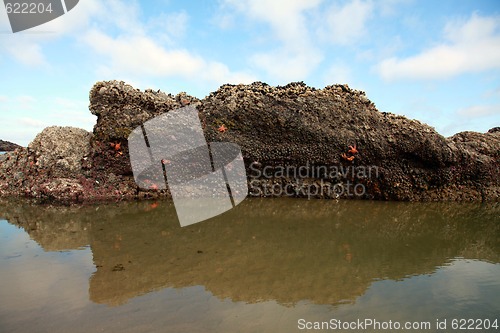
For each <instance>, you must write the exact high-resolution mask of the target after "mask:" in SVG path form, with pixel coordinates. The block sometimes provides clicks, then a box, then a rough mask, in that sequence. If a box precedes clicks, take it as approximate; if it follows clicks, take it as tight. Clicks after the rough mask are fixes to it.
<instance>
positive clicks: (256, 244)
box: [0, 199, 500, 305]
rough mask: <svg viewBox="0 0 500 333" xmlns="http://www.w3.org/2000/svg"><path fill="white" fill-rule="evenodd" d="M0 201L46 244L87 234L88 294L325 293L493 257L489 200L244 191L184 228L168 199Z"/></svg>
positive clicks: (290, 298)
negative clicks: (69, 204) (53, 203)
mask: <svg viewBox="0 0 500 333" xmlns="http://www.w3.org/2000/svg"><path fill="white" fill-rule="evenodd" d="M0 207H1V208H2V210H5V211H6V212H7V213H6V217H7V219H8V220H9V221H11V222H13V223H15V224H17V225H20V226H22V227H23V228H25V229H26V230H27V232H28V233H29V234H30V235H31V237H32V238H34V239H35V240H37V241H38V242H39V243H40V244H41V245H42V246H44V248H45V249H62V248H70V247H72V246H75V247H79V246H82V245H84V244H85V242H86V241H87V240H88V241H87V242H89V243H90V244H91V248H92V252H93V255H94V263H95V265H96V266H97V271H96V272H95V273H94V275H93V276H92V278H91V280H90V287H89V293H90V298H91V299H92V300H93V301H94V302H97V303H106V304H110V305H118V304H121V303H124V302H126V301H127V300H128V299H129V298H131V297H135V296H137V295H141V294H144V293H148V292H150V291H152V290H158V289H162V288H165V287H176V288H181V287H187V286H192V285H203V286H204V287H205V288H206V289H207V290H209V291H210V292H212V293H213V294H214V295H215V296H217V297H219V298H230V299H232V300H233V301H244V302H258V301H263V300H276V301H277V302H279V303H281V304H293V303H295V302H298V301H300V300H310V301H311V302H314V303H320V304H336V303H339V302H345V301H353V300H354V299H355V298H356V297H358V296H360V295H362V294H363V293H364V292H365V291H366V289H367V288H368V286H369V285H370V283H371V282H372V281H373V280H374V279H385V278H390V279H401V278H404V277H405V276H408V275H416V274H426V273H431V272H432V271H434V270H435V269H436V267H437V266H440V265H443V264H445V263H446V262H447V260H448V259H449V258H452V257H456V256H464V257H466V258H479V259H483V260H489V261H493V262H499V261H500V244H499V241H498V235H499V234H500V232H499V231H500V230H499V229H500V225H499V224H498V222H497V220H495V219H496V218H497V216H498V215H499V211H500V206H499V205H498V204H491V205H488V206H485V205H479V204H474V205H463V204H462V205H457V204H449V203H447V204H444V203H439V204H415V203H389V202H384V203H382V202H358V201H349V202H342V201H341V202H338V203H337V202H332V201H321V200H312V201H306V200H292V199H276V200H270V199H265V200H257V199H254V200H247V201H245V202H244V203H242V204H241V205H240V206H238V207H237V208H236V209H234V210H232V211H230V212H228V213H226V214H224V215H223V216H220V217H218V218H215V219H213V220H211V221H207V222H203V223H199V224H195V225H193V226H190V227H186V228H180V227H179V226H178V222H177V219H176V216H175V211H174V209H173V206H172V205H171V204H168V203H161V204H160V205H159V206H158V207H156V206H155V205H151V204H150V203H133V204H120V205H116V206H101V207H100V208H99V209H98V210H96V207H87V208H84V207H80V208H57V209H56V208H47V209H43V208H41V207H39V206H35V207H22V208H19V206H15V205H12V204H11V205H8V206H6V207H5V209H4V208H3V207H2V206H1V205H0ZM14 216H17V217H16V218H14ZM33 226H34V227H33ZM62 226H63V227H62ZM66 228H69V230H68V229H66ZM72 231H73V232H72ZM75 231H76V233H75ZM74 234H76V235H78V236H74ZM55 235H57V238H53V237H54V236H55ZM75 237H77V238H75ZM51 239H52V240H54V242H51ZM75 239H78V241H75ZM65 241H66V243H65Z"/></svg>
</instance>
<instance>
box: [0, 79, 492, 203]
mask: <svg viewBox="0 0 500 333" xmlns="http://www.w3.org/2000/svg"><path fill="white" fill-rule="evenodd" d="M188 104H193V105H196V106H197V108H198V110H199V116H200V120H201V123H202V126H203V129H204V132H205V136H206V138H207V140H208V141H209V142H210V141H228V142H235V143H237V144H238V145H239V146H240V147H241V149H242V153H243V157H244V162H245V165H246V167H247V174H248V175H249V184H250V189H251V190H252V186H254V187H255V188H253V189H254V190H255V191H253V192H252V191H251V192H252V194H253V195H259V196H270V195H275V194H276V193H273V191H271V190H272V189H273V188H274V189H276V188H281V189H284V188H288V189H293V191H291V192H293V193H290V192H289V193H286V195H294V196H300V197H310V196H312V197H321V198H336V197H345V198H366V199H382V200H461V201H463V200H491V201H498V200H499V197H500V167H499V158H500V156H499V154H500V153H499V152H500V131H498V128H493V129H491V130H490V131H489V132H488V133H475V132H462V133H458V134H456V135H454V136H452V137H450V138H445V137H443V136H441V135H440V134H439V133H437V132H436V131H435V130H434V129H433V128H432V127H430V126H428V125H425V124H422V123H421V122H419V121H417V120H411V119H407V118H405V117H402V116H397V115H394V114H390V113H385V112H379V111H378V110H377V109H376V107H375V105H374V104H373V103H372V102H371V101H370V100H369V99H368V98H367V97H366V96H365V93H364V92H361V91H358V90H353V89H351V88H349V87H348V86H347V85H332V86H328V87H325V88H324V89H314V88H311V87H308V86H306V85H305V84H304V83H302V82H300V83H290V84H288V85H286V86H284V87H272V86H269V85H267V84H265V83H261V82H255V83H253V84H250V85H223V86H222V87H220V88H219V89H218V90H217V91H216V92H213V93H211V94H210V95H209V96H207V97H206V98H204V99H203V100H201V101H200V100H198V99H196V98H194V97H191V96H189V95H186V94H185V93H180V94H178V95H175V96H174V95H171V94H165V93H163V92H160V91H153V90H149V89H148V90H146V91H145V92H141V91H139V90H137V89H134V88H133V87H132V86H130V85H127V84H125V83H123V82H117V81H109V82H98V83H96V84H95V85H94V87H93V88H92V90H91V91H90V110H91V112H92V113H93V114H94V115H96V116H97V123H96V125H95V127H94V131H93V135H91V134H90V133H87V132H81V131H80V132H79V131H78V130H76V129H60V128H59V129H54V128H52V129H50V128H49V129H46V130H44V132H42V134H43V135H42V134H40V135H39V137H37V139H35V140H34V141H33V143H31V144H30V147H29V148H28V149H18V150H17V151H16V152H14V153H9V154H6V155H7V156H5V161H3V162H0V196H10V195H23V196H28V197H35V198H40V199H42V200H57V201H63V202H73V201H92V200H107V199H115V200H121V199H130V198H156V197H159V196H169V195H170V194H169V192H168V190H162V191H157V190H141V189H138V188H137V186H136V185H135V183H134V180H133V177H132V170H131V166H130V162H129V156H128V145H127V138H128V135H129V134H130V132H131V131H132V130H133V129H134V128H135V127H137V126H139V125H141V124H143V123H144V122H145V121H147V120H148V119H151V118H153V117H155V116H157V115H160V114H162V113H165V112H168V111H169V110H172V109H176V108H179V107H182V106H185V105H188ZM221 127H223V128H224V129H227V130H224V131H220V130H218V129H219V128H221ZM280 167H282V168H283V167H287V168H289V169H288V170H295V171H297V170H298V169H301V168H302V169H304V170H305V171H306V172H305V175H300V176H299V177H297V175H296V174H295V175H290V174H289V173H288V174H283V173H281V174H276V173H273V174H272V175H271V176H272V177H271V176H269V177H268V175H263V174H262V172H263V171H264V170H275V171H276V170H279V168H280ZM317 170H320V171H321V172H316V171H317ZM325 170H326V171H325ZM332 170H335V172H332ZM346 171H348V172H346ZM363 171H364V172H363ZM368 171H369V172H370V174H367V172H368ZM336 186H340V187H336ZM349 186H350V187H351V190H353V189H355V188H356V187H355V186H358V187H357V189H358V192H357V193H354V195H353V194H352V193H351V194H349V193H347V192H346V191H344V190H346V189H347V187H349ZM332 187H333V188H336V189H337V190H338V189H339V188H340V189H342V192H341V193H339V192H338V191H337V192H335V191H333V192H332V191H331V189H332ZM313 188H314V189H320V191H316V192H317V193H316V192H315V193H311V191H310V190H311V189H313ZM360 189H361V190H362V191H359V190H360ZM278 195H283V193H278Z"/></svg>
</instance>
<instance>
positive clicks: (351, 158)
mask: <svg viewBox="0 0 500 333" xmlns="http://www.w3.org/2000/svg"><path fill="white" fill-rule="evenodd" d="M342 158H343V159H344V160H348V161H349V162H352V160H354V156H349V157H347V155H346V154H345V153H343V154H342Z"/></svg>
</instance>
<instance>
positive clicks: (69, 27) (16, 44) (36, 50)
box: [0, 0, 104, 67]
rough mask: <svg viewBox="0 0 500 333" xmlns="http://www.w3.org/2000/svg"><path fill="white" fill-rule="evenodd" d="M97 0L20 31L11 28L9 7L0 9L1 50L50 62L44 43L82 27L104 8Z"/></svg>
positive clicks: (25, 60)
mask: <svg viewBox="0 0 500 333" xmlns="http://www.w3.org/2000/svg"><path fill="white" fill-rule="evenodd" d="M103 11H104V8H103V7H102V6H101V5H100V4H99V1H97V0H86V1H80V2H79V3H78V5H77V7H75V9H73V10H71V11H69V12H68V13H67V14H65V15H62V16H60V17H58V18H56V19H54V20H52V21H50V22H47V23H45V24H43V25H40V26H37V27H34V28H31V29H28V30H26V31H22V32H18V33H15V34H14V33H10V31H11V28H10V24H9V22H8V17H7V14H6V12H5V11H3V10H0V30H1V31H6V32H7V33H3V34H0V53H1V52H2V51H3V52H5V53H7V54H9V55H10V56H11V57H12V58H14V59H15V60H16V61H18V62H20V63H21V64H24V65H27V66H31V67H39V66H46V65H48V64H49V62H48V61H47V59H46V58H45V55H44V54H43V50H42V45H43V44H44V43H45V42H47V41H51V40H53V39H56V38H60V37H61V36H63V35H67V34H71V33H74V32H79V31H82V30H83V29H84V28H85V27H86V26H87V25H88V23H89V20H90V18H91V17H92V16H95V15H96V14H97V13H100V12H103Z"/></svg>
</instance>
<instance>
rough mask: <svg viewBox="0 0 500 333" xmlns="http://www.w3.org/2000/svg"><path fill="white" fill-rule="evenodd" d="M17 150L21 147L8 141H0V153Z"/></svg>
mask: <svg viewBox="0 0 500 333" xmlns="http://www.w3.org/2000/svg"><path fill="white" fill-rule="evenodd" d="M17 148H21V146H20V145H18V144H15V143H12V142H9V141H4V140H0V151H13V150H15V149H17Z"/></svg>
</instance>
